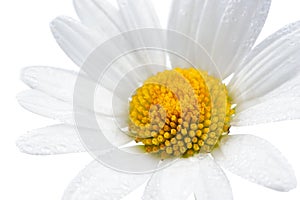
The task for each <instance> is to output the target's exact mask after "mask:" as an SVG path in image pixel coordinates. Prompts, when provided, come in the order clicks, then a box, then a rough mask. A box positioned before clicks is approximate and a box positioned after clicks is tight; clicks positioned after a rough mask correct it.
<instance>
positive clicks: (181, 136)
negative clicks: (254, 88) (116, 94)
mask: <svg viewBox="0 0 300 200" xmlns="http://www.w3.org/2000/svg"><path fill="white" fill-rule="evenodd" d="M233 114H234V110H233V109H232V108H231V101H230V98H229V97H228V93H227V89H226V86H225V85H224V84H222V82H221V81H220V80H219V79H217V78H215V77H213V76H210V75H208V74H207V73H206V72H204V71H200V70H197V69H194V68H187V69H180V68H176V69H173V70H166V71H163V72H160V73H158V74H156V75H155V76H152V77H150V78H148V79H147V80H146V81H145V82H144V85H143V86H141V87H140V88H138V89H137V90H136V92H135V94H134V95H133V96H132V99H131V101H130V105H129V122H128V124H129V131H130V133H131V135H132V136H134V138H135V141H136V142H140V143H143V145H144V147H145V151H146V152H148V153H156V154H158V155H160V156H161V158H166V157H169V156H177V157H189V156H192V155H194V154H195V153H199V152H201V153H208V152H211V151H212V150H213V148H214V147H215V146H216V144H217V143H218V141H219V140H220V137H221V136H222V135H224V134H228V133H229V128H230V119H231V116H232V115H233Z"/></svg>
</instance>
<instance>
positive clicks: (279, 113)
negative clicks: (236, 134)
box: [231, 97, 300, 126]
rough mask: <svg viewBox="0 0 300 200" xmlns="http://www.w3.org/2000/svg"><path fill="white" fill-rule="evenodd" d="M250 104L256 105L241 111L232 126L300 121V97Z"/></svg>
mask: <svg viewBox="0 0 300 200" xmlns="http://www.w3.org/2000/svg"><path fill="white" fill-rule="evenodd" d="M257 101H259V100H257ZM250 103H251V104H254V103H256V104H255V105H252V106H251V107H249V108H248V109H245V110H243V111H239V112H238V113H237V114H236V116H235V117H234V118H233V120H232V122H231V124H232V125H235V126H245V125H246V126H248V125H255V124H263V123H270V122H277V121H283V120H294V119H300V97H277V98H270V99H267V100H262V102H260V103H259V102H249V104H250ZM245 106H246V105H245Z"/></svg>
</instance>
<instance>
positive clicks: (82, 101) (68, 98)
mask: <svg viewBox="0 0 300 200" xmlns="http://www.w3.org/2000/svg"><path fill="white" fill-rule="evenodd" d="M21 79H22V80H23V81H24V82H25V83H26V84H27V85H29V86H30V87H31V88H33V89H36V90H39V91H41V92H44V93H46V94H48V95H50V96H52V97H55V98H56V99H58V100H61V101H64V102H67V103H69V104H72V103H76V104H77V105H78V106H81V107H82V108H85V109H89V110H91V111H95V112H97V113H99V114H103V115H108V116H112V109H111V101H110V100H111V96H112V93H111V92H110V91H108V90H106V89H105V88H103V87H101V86H100V85H97V89H96V90H95V94H94V96H95V99H97V101H98V102H100V103H98V104H95V106H94V107H92V108H91V106H90V105H88V102H86V94H81V95H79V94H77V95H76V98H77V99H76V102H74V97H73V96H74V90H75V84H76V81H79V79H80V83H81V84H83V85H84V86H85V87H86V88H93V85H95V84H96V83H94V82H93V81H92V80H90V79H89V78H88V77H86V76H85V75H83V74H79V73H77V72H74V71H69V70H64V69H60V68H54V67H42V66H36V67H26V68H24V69H23V70H22V73H21Z"/></svg>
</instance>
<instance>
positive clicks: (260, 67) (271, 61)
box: [229, 22, 300, 103]
mask: <svg viewBox="0 0 300 200" xmlns="http://www.w3.org/2000/svg"><path fill="white" fill-rule="evenodd" d="M299 54H300V22H296V23H293V24H290V25H288V26H286V27H284V28H282V29H281V30H279V31H278V32H276V33H275V34H273V35H272V36H270V37H269V38H267V39H266V40H265V41H263V42H262V43H261V44H260V45H258V46H257V47H256V48H255V49H254V50H253V52H251V53H250V55H249V56H248V57H247V59H246V60H245V61H244V62H243V65H244V68H243V69H242V70H241V71H240V72H239V73H237V74H236V76H234V77H233V79H232V82H231V84H230V85H229V89H230V92H231V93H232V95H233V98H234V99H235V100H236V103H240V102H243V101H245V100H250V99H253V98H258V97H261V96H263V95H265V94H266V93H268V92H270V91H272V90H274V89H275V88H277V87H279V86H280V85H282V84H283V83H285V82H286V81H288V80H290V79H291V78H292V77H295V76H297V75H298V74H299V72H300V70H299V69H300V65H299V63H300V57H299Z"/></svg>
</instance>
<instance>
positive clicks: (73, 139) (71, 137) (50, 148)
mask: <svg viewBox="0 0 300 200" xmlns="http://www.w3.org/2000/svg"><path fill="white" fill-rule="evenodd" d="M85 131H86V132H87V134H88V132H89V131H92V130H89V129H85ZM17 146H18V148H19V149H20V151H21V152H24V153H28V154H33V155H52V154H64V153H76V152H84V151H86V149H85V148H84V146H83V145H82V143H81V141H80V138H79V135H78V133H77V131H76V127H74V126H69V125H63V124H59V125H54V126H49V127H45V128H40V129H36V130H32V131H29V134H26V135H23V136H21V137H20V138H19V139H18V141H17Z"/></svg>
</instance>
